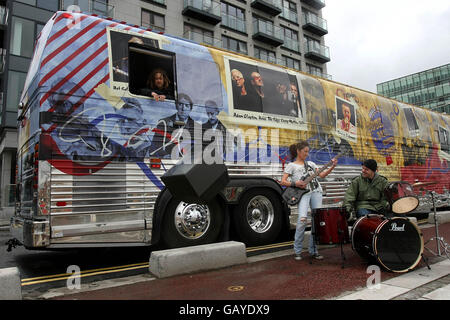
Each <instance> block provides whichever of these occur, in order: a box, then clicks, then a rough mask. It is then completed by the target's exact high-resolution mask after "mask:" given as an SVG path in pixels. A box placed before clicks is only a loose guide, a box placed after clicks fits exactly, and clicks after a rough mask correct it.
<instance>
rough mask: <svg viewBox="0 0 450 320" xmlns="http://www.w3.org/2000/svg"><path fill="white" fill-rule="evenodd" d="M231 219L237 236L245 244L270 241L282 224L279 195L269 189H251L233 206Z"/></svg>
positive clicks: (273, 238) (258, 243)
mask: <svg viewBox="0 0 450 320" xmlns="http://www.w3.org/2000/svg"><path fill="white" fill-rule="evenodd" d="M233 220H234V226H235V230H236V232H237V234H238V236H239V238H240V239H241V240H242V241H243V242H245V243H246V244H248V245H264V244H269V243H272V242H273V241H274V240H275V239H276V238H277V237H278V235H279V233H280V231H281V228H282V225H283V206H282V203H281V200H280V197H279V196H278V195H277V194H276V192H274V191H273V190H270V189H261V188H257V189H251V190H249V191H247V192H246V193H245V194H244V195H243V196H242V197H241V199H240V200H239V204H238V205H237V206H236V207H235V208H234V214H233Z"/></svg>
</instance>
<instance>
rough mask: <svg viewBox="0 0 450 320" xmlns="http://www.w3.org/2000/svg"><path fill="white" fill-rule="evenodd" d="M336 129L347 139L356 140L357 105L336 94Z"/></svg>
mask: <svg viewBox="0 0 450 320" xmlns="http://www.w3.org/2000/svg"><path fill="white" fill-rule="evenodd" d="M336 131H337V133H338V134H339V135H340V136H341V137H343V138H346V139H350V140H356V135H357V127H356V107H355V105H354V104H353V103H351V102H349V101H347V100H344V99H341V98H339V97H337V96H336Z"/></svg>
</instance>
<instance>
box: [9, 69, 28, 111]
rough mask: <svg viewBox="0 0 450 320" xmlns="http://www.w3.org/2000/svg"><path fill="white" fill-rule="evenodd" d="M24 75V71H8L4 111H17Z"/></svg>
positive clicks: (25, 75)
mask: <svg viewBox="0 0 450 320" xmlns="http://www.w3.org/2000/svg"><path fill="white" fill-rule="evenodd" d="M26 77H27V74H26V73H24V72H17V71H9V72H8V91H7V101H6V111H17V107H18V105H19V99H20V95H21V94H22V90H23V86H24V84H25V78H26Z"/></svg>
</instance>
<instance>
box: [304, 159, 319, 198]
mask: <svg viewBox="0 0 450 320" xmlns="http://www.w3.org/2000/svg"><path fill="white" fill-rule="evenodd" d="M305 169H306V174H309V169H311V171H312V173H313V174H314V173H315V172H314V168H313V167H311V166H310V165H309V163H308V161H306V160H305ZM309 187H310V189H311V191H314V190H316V189H317V188H318V187H319V182H318V181H317V178H314V179H312V180H311V182H310V183H309Z"/></svg>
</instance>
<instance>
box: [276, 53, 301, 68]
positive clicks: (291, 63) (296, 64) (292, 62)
mask: <svg viewBox="0 0 450 320" xmlns="http://www.w3.org/2000/svg"><path fill="white" fill-rule="evenodd" d="M281 60H282V62H283V65H284V66H285V67H288V68H292V69H295V70H301V68H300V61H299V60H297V59H293V58H291V57H288V56H281Z"/></svg>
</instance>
